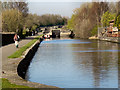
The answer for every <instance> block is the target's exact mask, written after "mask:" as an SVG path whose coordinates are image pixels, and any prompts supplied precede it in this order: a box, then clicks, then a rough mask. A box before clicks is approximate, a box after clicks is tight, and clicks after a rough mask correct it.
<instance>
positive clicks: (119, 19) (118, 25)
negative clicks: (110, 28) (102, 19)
mask: <svg viewBox="0 0 120 90" xmlns="http://www.w3.org/2000/svg"><path fill="white" fill-rule="evenodd" d="M116 25H117V27H118V29H119V30H120V15H119V16H118V17H117V20H116Z"/></svg>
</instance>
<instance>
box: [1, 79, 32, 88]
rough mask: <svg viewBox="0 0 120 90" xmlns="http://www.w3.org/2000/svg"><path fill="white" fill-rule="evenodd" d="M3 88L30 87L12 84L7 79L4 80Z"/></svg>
mask: <svg viewBox="0 0 120 90" xmlns="http://www.w3.org/2000/svg"><path fill="white" fill-rule="evenodd" d="M2 88H30V87H28V86H22V85H16V84H12V83H10V82H9V81H8V80H7V79H5V78H2Z"/></svg>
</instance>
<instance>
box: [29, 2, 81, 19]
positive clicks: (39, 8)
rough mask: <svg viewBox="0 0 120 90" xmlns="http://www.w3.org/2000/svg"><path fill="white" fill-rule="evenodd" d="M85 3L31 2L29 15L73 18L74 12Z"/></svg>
mask: <svg viewBox="0 0 120 90" xmlns="http://www.w3.org/2000/svg"><path fill="white" fill-rule="evenodd" d="M82 3H83V2H29V3H28V7H29V13H32V14H37V15H43V14H59V15H61V16H66V17H69V18H70V17H71V16H72V14H73V10H74V9H75V8H79V7H80V5H81V4H82Z"/></svg>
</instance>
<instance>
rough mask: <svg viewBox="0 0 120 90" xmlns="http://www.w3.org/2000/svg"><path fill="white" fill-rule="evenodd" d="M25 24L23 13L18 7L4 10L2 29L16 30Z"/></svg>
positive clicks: (7, 30) (6, 30)
mask: <svg viewBox="0 0 120 90" xmlns="http://www.w3.org/2000/svg"><path fill="white" fill-rule="evenodd" d="M22 25H23V17H22V13H21V12H19V11H18V10H17V9H11V10H5V11H3V12H2V30H3V31H5V32H16V31H17V30H18V28H20V27H21V26H22Z"/></svg>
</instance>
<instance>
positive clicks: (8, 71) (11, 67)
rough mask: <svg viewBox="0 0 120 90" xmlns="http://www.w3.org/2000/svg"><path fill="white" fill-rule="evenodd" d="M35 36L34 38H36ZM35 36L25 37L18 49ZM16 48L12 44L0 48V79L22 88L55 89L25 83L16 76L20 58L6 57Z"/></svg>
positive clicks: (28, 82)
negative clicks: (22, 86) (5, 79)
mask: <svg viewBox="0 0 120 90" xmlns="http://www.w3.org/2000/svg"><path fill="white" fill-rule="evenodd" d="M41 34H42V33H38V35H41ZM38 35H36V36H38ZM36 36H30V37H27V38H26V39H22V40H21V41H20V42H19V48H20V47H22V46H24V45H26V44H27V43H29V42H30V41H31V40H33V39H34V38H35V37H36ZM16 50H17V49H16V47H15V45H14V43H13V44H9V45H6V46H2V47H1V48H0V55H1V56H2V58H1V59H2V60H0V61H1V62H0V63H2V64H0V65H1V68H0V69H1V71H2V74H1V75H0V77H2V78H7V79H8V80H9V81H10V82H11V83H13V84H16V85H24V86H29V87H33V88H56V87H54V86H48V85H43V84H39V83H34V82H30V81H26V80H24V79H22V78H21V77H20V76H18V74H17V66H18V64H19V63H20V61H21V60H22V58H15V59H9V58H8V56H10V55H11V54H13V53H14V52H15V51H16Z"/></svg>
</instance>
